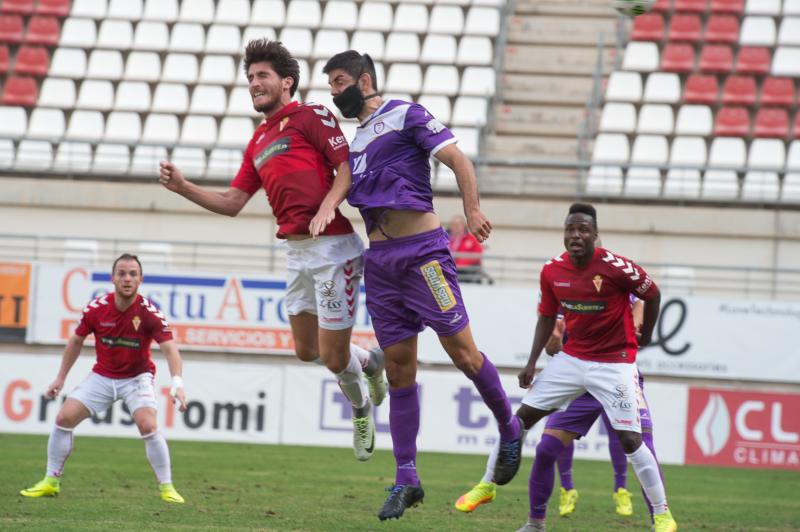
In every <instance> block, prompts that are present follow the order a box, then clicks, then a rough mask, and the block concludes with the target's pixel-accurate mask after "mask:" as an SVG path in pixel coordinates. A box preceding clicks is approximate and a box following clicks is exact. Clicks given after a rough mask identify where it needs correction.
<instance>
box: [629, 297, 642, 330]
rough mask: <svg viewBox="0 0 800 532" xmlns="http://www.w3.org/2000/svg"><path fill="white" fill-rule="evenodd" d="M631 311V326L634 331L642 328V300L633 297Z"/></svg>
mask: <svg viewBox="0 0 800 532" xmlns="http://www.w3.org/2000/svg"><path fill="white" fill-rule="evenodd" d="M631 312H632V313H633V327H634V328H635V329H636V332H639V331H640V330H641V329H642V322H643V321H644V301H642V300H641V299H634V300H633V303H632V304H631Z"/></svg>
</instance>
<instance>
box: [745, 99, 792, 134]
mask: <svg viewBox="0 0 800 532" xmlns="http://www.w3.org/2000/svg"><path fill="white" fill-rule="evenodd" d="M753 136H754V137H771V138H780V139H785V138H787V137H788V136H789V113H787V112H786V109H780V108H775V107H762V108H761V109H759V110H758V112H757V113H756V119H755V125H754V127H753Z"/></svg>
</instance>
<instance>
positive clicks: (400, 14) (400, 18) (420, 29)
mask: <svg viewBox="0 0 800 532" xmlns="http://www.w3.org/2000/svg"><path fill="white" fill-rule="evenodd" d="M363 5H366V4H363ZM363 9H364V8H363V7H362V11H363ZM427 29H428V10H427V8H426V7H425V6H424V5H422V4H415V3H410V2H409V3H405V2H401V3H400V4H398V5H397V9H396V10H395V13H394V23H393V25H392V31H401V32H412V33H425V31H426V30H427Z"/></svg>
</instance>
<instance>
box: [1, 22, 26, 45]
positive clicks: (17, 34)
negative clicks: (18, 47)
mask: <svg viewBox="0 0 800 532" xmlns="http://www.w3.org/2000/svg"><path fill="white" fill-rule="evenodd" d="M0 42H10V43H19V42H22V17H21V16H19V15H0Z"/></svg>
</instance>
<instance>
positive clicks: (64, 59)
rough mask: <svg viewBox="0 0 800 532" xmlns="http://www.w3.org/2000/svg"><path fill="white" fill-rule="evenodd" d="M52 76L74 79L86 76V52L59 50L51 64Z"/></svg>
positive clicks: (71, 49) (67, 49) (76, 49)
mask: <svg viewBox="0 0 800 532" xmlns="http://www.w3.org/2000/svg"><path fill="white" fill-rule="evenodd" d="M49 73H50V75H51V76H55V77H64V78H72V79H81V78H83V77H85V76H86V52H84V51H83V50H81V49H79V48H63V47H61V48H57V49H56V51H55V52H54V53H53V62H52V63H51V64H50V72H49Z"/></svg>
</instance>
